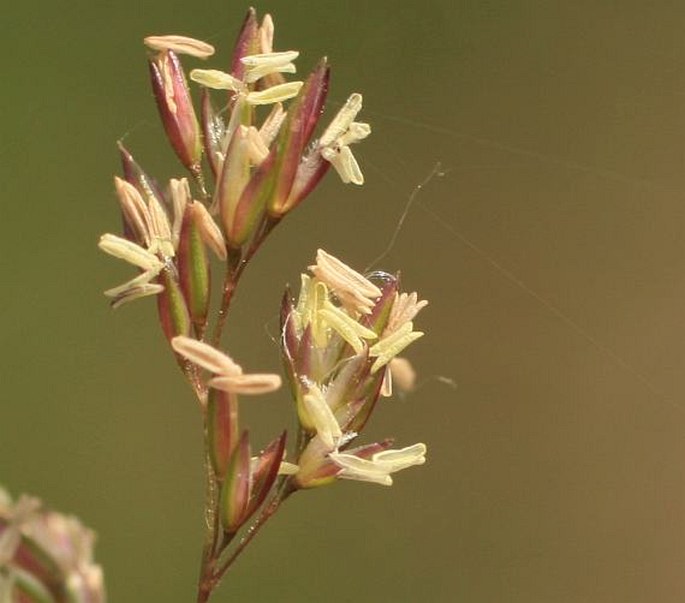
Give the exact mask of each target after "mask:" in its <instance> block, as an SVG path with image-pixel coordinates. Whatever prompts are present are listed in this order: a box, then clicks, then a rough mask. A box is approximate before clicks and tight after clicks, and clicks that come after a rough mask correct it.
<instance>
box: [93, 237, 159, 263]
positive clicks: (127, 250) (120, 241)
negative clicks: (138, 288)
mask: <svg viewBox="0 0 685 603" xmlns="http://www.w3.org/2000/svg"><path fill="white" fill-rule="evenodd" d="M98 247H100V249H102V251H104V252H105V253H108V254H109V255H111V256H114V257H115V258H119V259H120V260H124V261H125V262H128V263H129V264H133V265H134V266H137V267H138V268H141V269H142V270H144V271H150V272H154V271H156V272H157V273H158V272H159V271H160V270H161V269H162V268H163V267H164V264H163V263H162V261H161V260H160V259H159V258H158V257H157V256H156V255H155V254H154V253H150V252H149V251H148V250H147V249H143V248H142V247H141V246H140V245H138V244H136V243H133V242H132V241H129V240H128V239H124V238H122V237H118V236H116V235H113V234H104V235H102V236H101V237H100V242H99V243H98Z"/></svg>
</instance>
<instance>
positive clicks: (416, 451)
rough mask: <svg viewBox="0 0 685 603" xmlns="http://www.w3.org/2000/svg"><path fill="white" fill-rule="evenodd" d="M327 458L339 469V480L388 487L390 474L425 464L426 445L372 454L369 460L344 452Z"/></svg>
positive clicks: (390, 481)
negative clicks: (350, 480) (351, 480)
mask: <svg viewBox="0 0 685 603" xmlns="http://www.w3.org/2000/svg"><path fill="white" fill-rule="evenodd" d="M328 456H329V458H330V459H331V460H332V461H333V462H334V463H335V464H336V465H338V467H340V468H341V471H340V473H338V477H340V478H343V479H353V480H357V481H365V482H372V483H375V484H380V485H382V486H390V485H392V478H391V477H390V474H391V473H396V472H397V471H401V470H402V469H406V468H408V467H412V466H414V465H422V464H424V463H425V462H426V445H425V444H414V445H413V446H408V447H407V448H402V449H400V450H384V451H383V452H377V453H376V454H374V455H373V456H372V457H371V459H370V460H369V459H362V458H359V457H358V456H355V455H353V454H347V453H344V452H340V453H338V452H332V453H331V454H329V455H328Z"/></svg>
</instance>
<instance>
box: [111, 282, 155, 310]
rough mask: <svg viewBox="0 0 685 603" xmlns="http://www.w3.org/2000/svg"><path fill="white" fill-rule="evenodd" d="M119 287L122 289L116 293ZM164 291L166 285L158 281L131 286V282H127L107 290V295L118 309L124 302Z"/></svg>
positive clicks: (113, 306) (114, 307)
mask: <svg viewBox="0 0 685 603" xmlns="http://www.w3.org/2000/svg"><path fill="white" fill-rule="evenodd" d="M124 287H125V288H124ZM117 289H120V291H118V292H117V293H116V294H114V292H115V291H117ZM162 291H164V286H163V285H159V284H157V283H143V284H140V285H134V286H131V285H130V283H126V285H122V287H117V288H115V289H109V290H108V291H105V295H106V296H107V297H111V298H112V308H113V309H114V310H116V309H117V308H119V307H120V306H123V305H124V304H127V303H129V302H132V301H135V300H137V299H142V298H143V297H149V296H150V295H157V294H158V293H161V292H162Z"/></svg>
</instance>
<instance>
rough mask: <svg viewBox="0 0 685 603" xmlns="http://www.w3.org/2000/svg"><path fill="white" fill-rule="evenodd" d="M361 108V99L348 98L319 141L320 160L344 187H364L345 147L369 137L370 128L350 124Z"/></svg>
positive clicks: (354, 161)
mask: <svg viewBox="0 0 685 603" xmlns="http://www.w3.org/2000/svg"><path fill="white" fill-rule="evenodd" d="M361 108H362V95H361V94H358V93H355V94H352V95H351V96H350V97H349V98H348V99H347V102H346V103H345V104H344V105H343V107H342V109H340V111H338V114H337V115H336V116H335V117H334V118H333V121H332V122H331V124H330V125H329V126H328V128H326V131H325V132H324V133H323V135H322V136H321V138H320V139H319V148H320V152H321V157H323V158H324V159H325V160H326V161H328V162H330V164H331V165H332V166H333V167H334V168H335V171H336V172H338V174H339V176H340V179H341V180H342V181H343V182H344V183H345V184H349V183H352V184H358V185H361V184H364V175H363V174H362V171H361V169H360V167H359V164H358V163H357V160H356V159H355V158H354V155H353V154H352V151H351V150H350V147H349V145H350V144H353V143H355V142H359V141H360V140H363V139H364V138H366V137H367V136H368V135H369V134H371V126H370V125H369V124H366V123H358V122H355V121H354V118H355V117H356V116H357V113H359V111H360V110H361Z"/></svg>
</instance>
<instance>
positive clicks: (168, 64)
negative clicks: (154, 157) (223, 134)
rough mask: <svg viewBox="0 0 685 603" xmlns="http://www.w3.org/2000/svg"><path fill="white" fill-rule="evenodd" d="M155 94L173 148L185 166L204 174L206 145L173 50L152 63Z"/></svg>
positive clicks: (161, 54) (164, 53)
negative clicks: (203, 160) (201, 171)
mask: <svg viewBox="0 0 685 603" xmlns="http://www.w3.org/2000/svg"><path fill="white" fill-rule="evenodd" d="M150 77H151V80H152V92H153V93H154V95H155V100H156V101H157V108H158V109H159V114H160V116H161V118H162V124H163V125H164V129H165V131H166V133H167V136H168V138H169V141H170V142H171V146H172V147H173V149H174V151H175V152H176V155H178V158H179V159H180V160H181V163H182V164H183V165H184V166H185V167H186V168H187V169H188V170H190V171H191V172H192V173H193V174H199V173H200V160H201V157H202V143H201V141H200V127H199V125H198V121H197V117H196V116H195V110H194V109H193V102H192V99H191V97H190V90H189V89H188V83H187V82H186V76H185V74H184V73H183V68H182V67H181V63H180V61H179V60H178V57H177V56H176V55H175V54H174V53H173V52H172V51H170V50H168V51H162V52H160V53H159V54H158V55H157V56H155V57H154V58H153V59H151V60H150Z"/></svg>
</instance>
